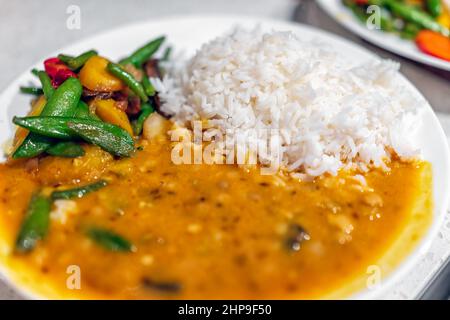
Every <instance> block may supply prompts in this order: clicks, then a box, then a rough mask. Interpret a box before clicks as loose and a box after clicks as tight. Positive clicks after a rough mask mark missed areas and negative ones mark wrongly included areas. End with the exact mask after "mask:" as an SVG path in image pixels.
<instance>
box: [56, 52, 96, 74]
mask: <svg viewBox="0 0 450 320" xmlns="http://www.w3.org/2000/svg"><path fill="white" fill-rule="evenodd" d="M96 55H97V51H95V50H89V51H86V52H84V53H82V54H80V55H79V56H77V57H70V56H67V55H64V54H60V55H58V58H59V59H60V60H61V61H62V62H64V63H65V64H66V65H67V66H68V67H69V68H70V69H72V70H77V69H80V68H81V67H82V66H83V65H84V64H85V63H86V61H88V60H89V59H90V58H91V57H93V56H96Z"/></svg>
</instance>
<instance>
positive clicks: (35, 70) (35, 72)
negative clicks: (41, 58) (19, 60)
mask: <svg viewBox="0 0 450 320" xmlns="http://www.w3.org/2000/svg"><path fill="white" fill-rule="evenodd" d="M38 72H39V70H38V69H36V68H33V69H31V73H32V74H33V75H35V76H36V77H37V75H38Z"/></svg>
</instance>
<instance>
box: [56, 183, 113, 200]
mask: <svg viewBox="0 0 450 320" xmlns="http://www.w3.org/2000/svg"><path fill="white" fill-rule="evenodd" d="M107 185H108V183H107V182H106V181H105V180H99V181H97V182H94V183H91V184H88V185H85V186H82V187H78V188H73V189H67V190H59V191H53V193H52V196H51V198H52V199H53V200H58V199H65V200H67V199H73V198H82V197H84V196H85V195H86V194H88V193H91V192H93V191H97V190H99V189H101V188H103V187H106V186H107Z"/></svg>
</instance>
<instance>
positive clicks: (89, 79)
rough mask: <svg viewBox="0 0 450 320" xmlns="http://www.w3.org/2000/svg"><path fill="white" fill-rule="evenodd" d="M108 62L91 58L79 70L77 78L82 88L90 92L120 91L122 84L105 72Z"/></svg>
mask: <svg viewBox="0 0 450 320" xmlns="http://www.w3.org/2000/svg"><path fill="white" fill-rule="evenodd" d="M108 63H109V61H108V60H107V59H105V58H103V57H99V56H93V57H91V58H90V59H89V60H88V61H86V63H85V64H84V66H83V68H81V70H80V74H79V78H80V82H81V84H82V85H83V87H86V88H88V89H89V90H92V91H100V92H110V91H119V90H122V89H123V88H124V87H125V85H124V84H123V82H122V81H121V80H120V79H118V78H116V77H115V76H113V75H112V74H110V73H109V72H108V70H106V66H107V65H108Z"/></svg>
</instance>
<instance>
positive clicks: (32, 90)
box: [20, 87, 44, 96]
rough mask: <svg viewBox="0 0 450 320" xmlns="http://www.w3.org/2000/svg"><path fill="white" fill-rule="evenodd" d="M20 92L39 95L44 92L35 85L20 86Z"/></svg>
mask: <svg viewBox="0 0 450 320" xmlns="http://www.w3.org/2000/svg"><path fill="white" fill-rule="evenodd" d="M20 92H22V93H26V94H33V95H36V96H40V95H41V94H43V93H44V91H42V89H41V88H36V87H20Z"/></svg>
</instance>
